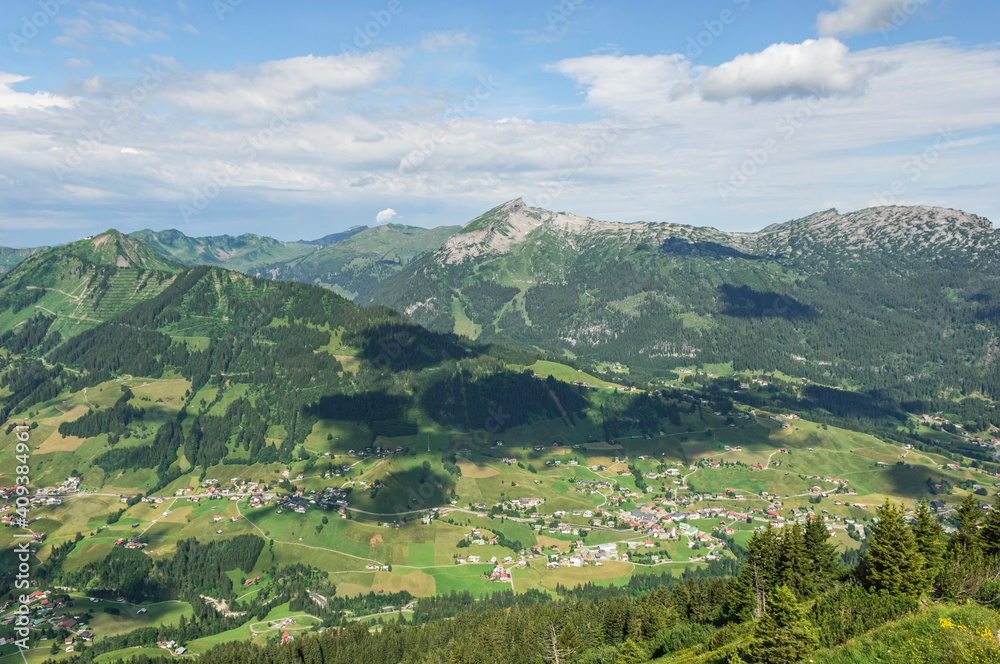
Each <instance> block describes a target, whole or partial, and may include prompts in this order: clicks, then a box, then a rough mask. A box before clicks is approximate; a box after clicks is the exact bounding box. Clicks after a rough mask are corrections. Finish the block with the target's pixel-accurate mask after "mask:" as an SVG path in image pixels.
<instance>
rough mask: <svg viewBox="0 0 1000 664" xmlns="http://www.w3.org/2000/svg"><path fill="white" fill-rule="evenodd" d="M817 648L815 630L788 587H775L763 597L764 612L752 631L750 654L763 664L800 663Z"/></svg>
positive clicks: (817, 638) (817, 639)
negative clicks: (765, 600)
mask: <svg viewBox="0 0 1000 664" xmlns="http://www.w3.org/2000/svg"><path fill="white" fill-rule="evenodd" d="M817 647H819V637H818V636H817V634H816V628H814V627H813V626H812V624H811V623H810V622H809V621H808V620H806V617H805V611H803V610H802V607H801V606H800V605H799V603H798V602H797V601H796V600H795V595H794V594H793V593H792V591H791V590H789V589H788V586H784V585H780V586H777V587H776V588H775V589H774V590H773V591H772V592H771V593H770V594H769V595H768V598H767V611H765V612H764V617H763V618H761V619H760V622H758V623H757V626H756V627H755V628H754V643H753V645H752V646H751V649H750V654H751V656H752V657H753V659H754V661H757V662H761V663H762V664H763V663H766V664H794V663H795V662H801V661H802V660H803V659H805V658H806V656H807V655H809V653H811V652H812V651H814V650H816V648H817Z"/></svg>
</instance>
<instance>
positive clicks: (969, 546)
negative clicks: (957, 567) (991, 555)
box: [948, 493, 983, 558]
mask: <svg viewBox="0 0 1000 664" xmlns="http://www.w3.org/2000/svg"><path fill="white" fill-rule="evenodd" d="M955 516H956V518H957V519H958V533H957V534H956V535H955V536H954V537H952V538H951V541H950V542H949V543H948V552H949V553H951V554H952V556H954V557H957V558H965V557H970V558H975V557H977V554H978V553H980V552H981V550H982V546H981V544H982V543H981V540H980V534H979V521H980V519H982V518H983V513H982V512H981V511H980V509H979V506H978V505H976V497H975V496H974V495H973V494H971V493H970V494H969V495H967V496H966V497H965V498H963V499H962V502H961V504H959V506H958V509H957V510H955Z"/></svg>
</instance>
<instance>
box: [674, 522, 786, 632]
mask: <svg viewBox="0 0 1000 664" xmlns="http://www.w3.org/2000/svg"><path fill="white" fill-rule="evenodd" d="M780 554H781V542H780V541H779V539H778V535H777V533H776V532H775V531H774V529H773V528H772V527H771V525H770V524H768V526H767V527H766V528H765V529H764V530H755V531H754V533H753V534H752V535H751V536H750V540H749V541H748V542H747V559H746V562H745V563H744V565H743V568H742V569H741V570H740V578H739V582H738V584H737V586H736V588H737V589H739V590H742V594H741V595H740V596H739V597H737V598H735V599H734V603H735V604H736V606H735V607H734V609H735V611H734V613H736V614H737V615H739V616H740V618H741V619H742V620H757V619H758V618H760V617H761V616H762V615H764V611H765V609H766V608H767V593H768V592H770V590H771V586H772V584H774V583H775V581H776V578H777V572H778V559H779V556H780ZM675 587H676V586H675Z"/></svg>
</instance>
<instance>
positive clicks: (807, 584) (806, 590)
mask: <svg viewBox="0 0 1000 664" xmlns="http://www.w3.org/2000/svg"><path fill="white" fill-rule="evenodd" d="M778 568H779V569H780V570H781V573H780V574H779V578H780V582H781V583H782V584H784V585H785V586H787V587H788V589H789V590H791V591H792V592H793V593H795V596H796V597H798V598H800V599H808V598H809V597H811V596H812V569H811V568H812V565H810V563H809V557H808V556H807V555H806V540H805V537H803V535H802V528H800V527H799V524H797V523H791V524H788V525H787V526H785V527H784V528H782V529H781V553H780V557H779V559H778Z"/></svg>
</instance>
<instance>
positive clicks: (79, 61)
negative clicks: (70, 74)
mask: <svg viewBox="0 0 1000 664" xmlns="http://www.w3.org/2000/svg"><path fill="white" fill-rule="evenodd" d="M66 64H67V65H69V66H70V67H73V68H74V69H85V68H89V69H92V68H93V67H94V63H93V62H91V61H90V60H88V59H86V58H70V59H69V60H67V61H66Z"/></svg>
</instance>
